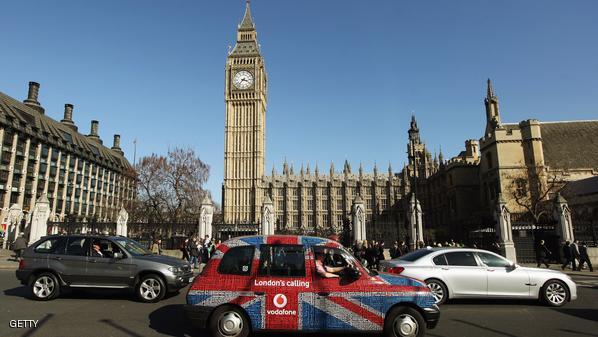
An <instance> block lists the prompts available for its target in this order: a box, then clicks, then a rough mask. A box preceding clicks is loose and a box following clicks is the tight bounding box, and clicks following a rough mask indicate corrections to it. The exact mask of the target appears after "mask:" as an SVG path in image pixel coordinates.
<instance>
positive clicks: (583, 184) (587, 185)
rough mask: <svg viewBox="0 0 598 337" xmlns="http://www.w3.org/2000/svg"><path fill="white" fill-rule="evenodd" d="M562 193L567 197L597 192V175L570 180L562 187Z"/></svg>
mask: <svg viewBox="0 0 598 337" xmlns="http://www.w3.org/2000/svg"><path fill="white" fill-rule="evenodd" d="M562 193H563V194H564V195H565V196H567V197H575V196H586V195H592V194H598V176H596V177H590V178H586V179H581V180H576V181H571V182H569V183H567V186H565V188H563V191H562Z"/></svg>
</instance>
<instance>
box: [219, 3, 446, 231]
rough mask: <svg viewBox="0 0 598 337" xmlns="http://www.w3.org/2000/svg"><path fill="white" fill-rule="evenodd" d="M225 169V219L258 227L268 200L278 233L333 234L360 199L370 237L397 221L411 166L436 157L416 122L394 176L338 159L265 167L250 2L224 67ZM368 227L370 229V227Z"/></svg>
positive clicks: (262, 71) (263, 87) (263, 83)
mask: <svg viewBox="0 0 598 337" xmlns="http://www.w3.org/2000/svg"><path fill="white" fill-rule="evenodd" d="M225 76H226V80H225V92H226V93H225V100H226V121H225V154H224V162H225V165H224V166H225V172H224V184H223V193H222V205H223V218H224V223H227V224H231V223H238V224H258V223H259V222H260V221H261V207H262V204H263V202H264V201H266V200H269V201H271V202H272V203H273V205H274V211H275V222H276V228H277V230H278V231H284V230H289V231H292V230H298V231H304V232H305V231H307V232H312V233H313V232H314V231H316V230H318V229H320V230H325V229H329V230H330V231H339V230H340V229H341V228H342V227H343V225H344V224H345V222H346V220H347V219H349V218H350V212H351V206H352V204H353V202H354V201H355V199H356V198H357V197H358V196H360V198H361V199H362V200H363V204H364V205H365V216H366V222H367V223H372V224H373V223H375V224H376V226H374V227H372V230H373V231H374V232H372V233H371V234H372V235H373V236H380V237H382V236H384V235H388V234H391V233H392V234H393V237H396V235H397V233H396V227H397V225H404V224H403V222H404V217H405V212H403V211H401V207H397V205H399V204H401V202H402V201H403V200H404V199H405V197H406V196H407V195H408V194H409V193H410V191H411V185H412V182H411V180H410V179H409V177H410V176H412V175H413V169H414V167H418V172H417V174H416V175H417V176H418V177H422V178H423V177H427V176H430V175H431V174H433V172H434V171H435V170H437V169H438V167H439V166H440V163H441V162H442V155H441V156H440V158H434V159H432V156H431V154H430V152H428V151H427V150H426V148H425V145H424V144H422V143H421V141H420V136H419V129H418V127H417V122H416V120H415V118H413V120H412V122H411V128H410V129H409V145H408V151H409V153H410V156H409V157H410V161H409V166H407V167H405V168H403V170H402V171H401V172H400V173H397V172H395V171H393V169H392V167H390V165H389V166H388V168H383V169H380V170H379V169H378V167H376V166H375V167H374V171H373V172H364V171H363V168H362V167H359V168H352V167H351V165H350V164H349V163H348V162H347V161H345V163H344V165H343V166H342V167H340V168H339V169H336V168H335V166H334V164H333V163H331V164H330V167H329V168H328V167H327V168H324V169H320V168H319V167H317V166H316V167H314V168H310V167H309V166H307V167H303V166H302V167H301V168H298V169H295V168H294V167H292V166H289V165H288V164H287V163H286V162H285V163H284V164H283V167H282V171H281V172H277V171H276V170H275V169H272V172H271V174H270V175H268V174H267V172H266V170H265V156H266V143H265V138H266V137H265V136H266V135H265V132H266V125H265V123H266V106H267V100H268V95H267V94H268V92H267V85H268V76H267V73H266V68H265V64H264V59H263V56H262V55H261V53H260V46H259V44H258V41H257V32H256V29H255V25H254V22H253V18H252V16H251V9H250V5H249V2H247V4H246V9H245V15H244V17H243V20H242V21H241V23H240V24H239V25H238V30H237V43H236V45H235V47H234V48H233V49H232V50H231V51H230V53H229V55H228V58H227V62H226V72H225ZM374 228H375V230H374Z"/></svg>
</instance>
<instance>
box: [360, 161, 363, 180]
mask: <svg viewBox="0 0 598 337" xmlns="http://www.w3.org/2000/svg"><path fill="white" fill-rule="evenodd" d="M359 177H360V178H361V177H363V165H362V164H361V162H360V163H359Z"/></svg>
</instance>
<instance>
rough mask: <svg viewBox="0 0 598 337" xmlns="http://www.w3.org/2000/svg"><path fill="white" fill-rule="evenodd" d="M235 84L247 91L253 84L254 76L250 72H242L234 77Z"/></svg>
mask: <svg viewBox="0 0 598 337" xmlns="http://www.w3.org/2000/svg"><path fill="white" fill-rule="evenodd" d="M233 84H234V85H235V87H237V88H239V89H247V88H249V87H251V85H252V84H253V75H251V73H250V72H248V71H245V70H241V71H239V72H238V73H236V74H235V76H234V77H233Z"/></svg>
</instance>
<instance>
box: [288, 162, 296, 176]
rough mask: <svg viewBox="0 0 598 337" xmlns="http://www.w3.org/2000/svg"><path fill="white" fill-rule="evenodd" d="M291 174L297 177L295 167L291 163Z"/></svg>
mask: <svg viewBox="0 0 598 337" xmlns="http://www.w3.org/2000/svg"><path fill="white" fill-rule="evenodd" d="M289 174H290V175H292V176H293V175H295V167H293V163H291V169H290V171H289Z"/></svg>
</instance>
